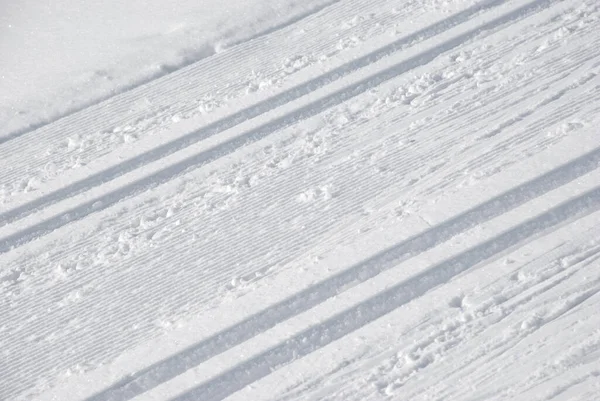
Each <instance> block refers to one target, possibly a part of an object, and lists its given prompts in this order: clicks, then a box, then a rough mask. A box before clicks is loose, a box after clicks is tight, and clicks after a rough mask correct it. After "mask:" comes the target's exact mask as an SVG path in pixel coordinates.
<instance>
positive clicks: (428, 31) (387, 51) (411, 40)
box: [0, 0, 502, 221]
mask: <svg viewBox="0 0 600 401" xmlns="http://www.w3.org/2000/svg"><path fill="white" fill-rule="evenodd" d="M501 3H502V2H501V1H498V0H495V1H489V0H487V1H485V2H482V3H479V4H476V5H475V6H473V7H471V8H469V9H466V10H464V11H462V12H460V13H458V14H455V15H453V16H451V17H448V18H446V19H444V20H442V21H440V22H437V23H435V24H433V25H431V26H429V27H426V28H423V29H421V30H419V31H418V32H417V33H416V34H410V35H407V36H405V37H402V38H400V39H398V40H396V41H394V42H393V43H391V44H389V45H387V46H384V47H382V48H381V49H378V50H375V51H373V52H371V53H369V54H366V55H363V56H362V57H359V58H357V59H355V60H352V61H350V62H348V63H346V64H343V65H341V66H339V67H335V68H334V69H333V70H331V71H329V72H327V73H325V74H322V75H320V76H317V77H315V78H310V79H309V80H308V81H307V82H305V83H303V84H301V85H296V86H294V87H292V88H291V89H288V90H285V91H283V92H282V93H280V94H278V95H276V96H273V97H271V98H268V99H266V100H263V101H260V102H258V103H256V104H254V105H252V106H250V107H248V108H246V109H244V110H241V111H239V112H237V113H235V114H234V115H231V116H228V117H226V118H225V120H220V121H217V122H216V123H214V124H211V126H212V125H215V124H217V125H219V124H221V125H220V126H221V128H219V129H218V130H222V129H223V128H222V127H231V126H233V125H236V124H238V123H239V121H243V120H246V119H249V118H252V117H254V116H256V115H259V114H262V113H264V112H265V110H270V109H273V108H275V107H277V106H278V105H281V104H285V103H287V102H289V101H291V100H294V99H295V98H297V97H299V96H302V95H303V94H307V93H310V92H311V91H313V90H315V88H318V87H321V86H323V85H325V84H327V83H329V82H332V81H335V80H337V79H340V78H342V77H343V76H344V75H347V74H348V73H351V72H353V71H356V70H357V69H360V68H363V67H366V66H368V65H369V64H372V63H373V62H376V61H377V60H379V59H381V58H383V57H385V56H389V55H391V54H393V53H395V52H398V51H400V50H403V49H406V48H407V47H410V46H414V45H415V44H418V43H420V42H422V41H423V40H426V39H428V38H430V37H433V36H436V35H439V34H442V33H443V32H444V31H446V30H448V29H451V28H452V27H454V26H456V25H459V24H460V23H464V22H465V21H467V20H468V19H469V18H471V17H474V16H476V15H477V14H478V13H480V12H483V11H485V10H487V9H490V8H494V7H497V6H500V5H501ZM212 67H213V68H212V69H209V70H208V71H205V74H206V75H208V76H212V75H215V71H213V70H214V66H212ZM199 78H202V79H205V76H201V77H199ZM190 79H191V77H190ZM157 89H160V92H164V91H165V88H157ZM140 97H142V96H141V95H140ZM165 107H167V106H165ZM103 113H104V111H103V110H97V111H96V114H99V115H102V114H103ZM236 120H237V122H236ZM87 125H92V124H91V123H88V124H87ZM61 139H64V138H61ZM188 140H193V141H197V140H199V139H198V138H188ZM102 142H106V137H104V138H103V139H102ZM176 146H184V145H183V144H181V143H180V144H176V143H173V144H172V145H171V147H172V148H174V147H176ZM28 147H30V146H24V147H23V146H21V147H20V148H17V149H9V151H8V152H6V153H5V154H3V157H7V158H10V157H12V155H11V153H12V154H17V153H19V154H20V153H22V152H27V151H28ZM0 150H1V149H0ZM44 151H46V149H44ZM40 153H42V154H43V151H38V153H37V154H32V155H31V156H32V159H34V160H39V162H37V163H41V164H40V165H38V166H37V168H38V169H43V167H44V166H45V165H46V163H48V161H49V160H48V157H47V156H48V155H45V156H46V157H45V156H42V154H40ZM52 153H53V152H50V154H51V155H52ZM66 156H68V155H64V157H65V158H66V159H68V157H66ZM71 157H73V155H71ZM79 157H80V155H78V156H77V158H79ZM50 161H51V160H50ZM19 162H20V161H19ZM85 162H86V160H85V157H84V163H85ZM34 163H36V162H34ZM0 174H2V175H1V177H2V180H5V181H6V182H7V183H8V182H10V181H11V180H12V181H18V180H21V179H22V177H23V175H24V174H25V172H23V171H22V169H21V168H17V169H15V170H14V171H6V172H1V173H0ZM1 220H2V219H0V221H1Z"/></svg>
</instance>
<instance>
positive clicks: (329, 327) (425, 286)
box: [170, 186, 600, 401]
mask: <svg viewBox="0 0 600 401" xmlns="http://www.w3.org/2000/svg"><path fill="white" fill-rule="evenodd" d="M599 209H600V186H599V187H596V188H594V189H593V190H591V191H589V192H587V193H585V194H583V195H580V196H578V197H576V198H574V199H572V200H569V201H567V202H565V203H563V204H561V205H558V206H556V207H554V208H552V209H550V210H549V211H547V212H545V213H542V214H540V215H538V216H537V217H534V218H532V219H530V220H527V221H525V222H523V223H521V224H519V225H518V226H516V227H514V228H512V229H510V230H508V231H505V232H504V233H502V234H500V235H498V236H496V237H494V238H492V239H490V240H488V241H485V242H484V243H482V244H479V245H477V246H475V247H473V248H470V249H468V250H466V251H464V252H462V253H460V254H459V255H457V256H455V257H452V258H450V259H447V260H446V261H444V262H441V263H439V264H437V265H434V266H432V267H430V268H429V269H427V270H425V271H424V272H422V273H419V274H417V275H416V276H414V277H412V278H410V279H408V280H406V281H403V282H401V283H398V284H396V285H394V286H393V287H391V288H389V289H386V290H385V291H383V292H381V293H379V294H377V295H375V296H373V297H372V298H370V299H368V300H366V301H363V302H361V303H360V304H358V305H356V306H354V307H352V308H350V309H348V310H346V311H344V312H341V313H339V314H338V315H336V316H334V317H332V318H330V319H328V320H326V321H324V322H323V323H321V324H318V325H316V326H312V327H310V328H308V329H306V330H304V331H303V332H301V333H299V334H297V335H295V336H293V337H291V338H290V339H288V340H286V341H284V342H282V343H280V344H279V345H277V346H275V347H272V348H271V349H269V350H267V351H265V352H263V353H261V354H259V355H257V356H255V357H253V358H251V359H249V360H247V361H244V362H242V363H240V364H239V365H237V366H235V367H233V368H231V369H229V370H227V371H226V372H224V373H222V374H220V375H218V376H217V377H215V378H213V379H210V380H209V381H207V382H205V383H202V384H200V385H199V386H197V387H195V388H193V389H192V390H189V391H187V392H185V393H184V394H181V395H179V396H177V397H174V398H172V399H171V400H170V401H196V400H212V401H218V400H222V399H224V398H226V397H228V396H229V395H231V394H233V393H235V392H236V391H239V390H241V389H242V388H244V387H245V386H247V385H248V384H251V383H253V382H255V381H257V380H259V379H261V378H263V377H265V376H267V375H268V374H270V373H271V372H273V371H275V370H277V369H279V368H281V367H282V366H285V365H287V364H289V363H290V362H293V361H294V360H295V359H298V358H301V357H303V356H305V355H308V354H310V353H312V352H314V351H316V350H318V349H319V348H322V347H324V346H326V345H327V344H330V343H331V342H333V341H335V340H337V339H339V338H342V337H344V336H346V335H348V334H350V333H352V332H353V331H355V330H358V329H360V328H361V327H363V326H365V325H367V324H368V323H370V322H372V321H374V320H376V319H378V318H380V317H382V316H384V315H386V314H388V313H390V312H392V311H393V310H395V309H397V308H399V307H400V306H402V305H405V304H407V303H409V302H410V301H412V300H414V299H416V298H418V297H420V296H422V295H424V294H425V293H427V292H428V291H430V290H431V289H433V288H435V287H437V286H440V285H443V284H445V283H447V282H448V281H450V280H451V279H452V278H454V277H456V276H457V275H459V274H461V273H463V272H465V271H467V270H469V269H471V268H473V267H475V266H476V265H478V264H480V263H481V262H484V261H485V260H487V259H490V258H492V257H494V256H495V255H497V254H499V253H502V252H505V251H507V250H509V249H510V248H512V247H515V246H518V245H522V244H523V243H524V242H526V241H528V240H532V239H533V237H535V236H536V235H543V234H544V233H545V232H547V231H551V230H552V229H555V228H556V226H557V225H559V224H561V223H565V222H568V221H573V220H575V219H578V218H581V217H583V216H585V215H587V214H590V213H592V212H594V211H597V210H599ZM394 251H395V249H394V248H391V249H390V250H388V251H384V252H383V253H382V255H380V257H384V255H385V254H386V253H388V252H391V253H392V254H393V253H394ZM596 292H598V290H597V289H595V290H593V291H590V293H589V294H588V293H586V294H584V295H585V296H586V297H582V300H581V302H583V301H584V300H585V299H587V298H589V297H590V296H592V295H594V294H595V293H596Z"/></svg>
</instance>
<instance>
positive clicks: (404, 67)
mask: <svg viewBox="0 0 600 401" xmlns="http://www.w3.org/2000/svg"><path fill="white" fill-rule="evenodd" d="M504 1H505V0H490V1H487V2H485V3H482V4H478V5H476V6H473V7H471V8H470V9H467V10H465V11H462V12H460V13H458V14H454V15H453V16H452V17H449V18H447V19H446V20H443V21H441V22H437V23H435V24H433V25H431V26H429V27H427V28H424V29H422V30H420V31H417V32H415V33H412V34H410V35H407V36H404V37H402V38H401V39H399V40H397V41H395V42H393V43H392V44H391V45H387V46H384V47H383V48H381V49H378V50H376V51H374V52H372V53H370V54H367V55H365V56H362V57H360V58H358V59H355V60H353V61H351V62H349V63H347V64H344V65H342V66H341V67H338V68H336V69H334V70H332V71H330V72H327V73H325V74H323V75H321V76H319V77H317V78H313V79H311V80H310V81H308V82H306V83H304V84H300V85H299V86H296V87H293V88H291V89H288V90H286V91H284V92H282V93H280V94H277V95H275V96H273V97H271V98H269V99H267V100H263V101H260V102H258V103H256V104H254V105H252V106H249V107H247V108H246V109H242V110H241V111H238V112H235V113H233V114H231V115H229V116H228V117H225V118H224V119H221V120H217V121H216V122H213V123H211V124H209V125H207V126H204V127H202V128H200V129H198V130H196V131H192V132H191V133H188V134H186V135H184V136H182V137H179V138H177V139H175V140H173V141H171V142H168V143H165V144H163V145H160V146H158V147H155V148H153V149H151V150H149V151H147V152H145V153H142V154H139V155H137V156H135V157H133V158H131V159H128V160H126V161H124V162H121V163H119V164H116V165H114V166H111V167H109V168H107V169H105V170H102V171H99V172H95V173H93V174H91V175H89V176H88V177H86V178H85V179H82V180H79V181H76V182H74V183H72V184H69V185H67V186H66V187H63V188H61V189H58V190H55V191H53V192H51V193H49V194H47V195H42V196H40V197H38V198H36V199H35V200H32V201H29V202H27V203H25V204H24V205H20V206H17V207H15V208H12V209H10V210H8V211H5V212H3V213H2V214H0V221H2V222H3V224H4V225H6V224H9V223H12V222H14V221H16V220H19V219H21V218H23V217H26V216H27V215H29V214H32V213H34V212H35V211H36V210H38V209H40V208H43V207H47V206H49V205H52V204H54V203H57V202H59V201H61V200H62V199H65V198H68V197H71V196H75V195H77V194H79V193H82V192H85V191H87V190H89V189H91V188H93V187H96V186H98V185H101V184H103V183H106V182H108V181H111V180H113V179H115V178H117V177H119V176H122V175H124V174H126V173H128V172H131V171H134V170H136V169H138V168H140V167H142V166H144V165H146V164H149V163H151V162H155V161H157V160H160V159H162V158H164V157H166V156H168V155H170V154H172V153H175V152H177V151H178V150H181V149H184V148H186V147H189V146H191V145H193V144H195V143H197V142H199V141H201V140H203V139H206V138H209V137H212V136H214V135H217V134H219V133H220V132H223V131H224V130H227V129H230V128H233V127H235V126H236V125H238V124H240V123H242V122H244V121H247V120H250V119H253V118H255V117H257V116H259V115H261V114H264V113H267V112H269V111H271V110H274V109H276V108H278V107H281V106H283V105H285V104H287V103H290V102H292V101H293V100H296V99H299V98H301V97H303V96H305V95H307V94H308V93H311V92H314V91H315V90H317V89H319V88H321V87H323V86H325V85H327V84H329V83H331V82H332V81H335V80H339V79H340V78H342V77H345V76H347V75H349V74H351V73H352V72H354V71H357V70H359V69H362V68H364V67H366V66H369V65H371V64H373V63H376V62H377V61H379V60H381V59H382V58H384V57H386V56H389V55H390V54H392V53H395V52H398V51H400V50H402V49H403V48H404V46H405V45H407V44H411V43H412V42H415V41H418V42H420V41H421V40H419V39H421V38H423V40H426V39H430V38H432V37H435V36H436V35H439V34H440V33H442V32H445V31H447V30H449V29H451V28H454V27H456V26H458V25H460V24H461V23H462V22H465V21H467V20H469V17H471V16H473V15H477V13H479V12H480V11H482V10H486V9H489V8H493V7H496V6H498V5H501V4H503V3H504ZM554 1H556V0H536V1H533V2H530V3H527V4H526V5H524V6H522V7H520V8H518V9H517V10H513V12H511V13H508V14H506V15H502V16H500V17H498V18H496V19H493V20H492V21H490V22H487V23H484V24H482V25H480V26H479V27H477V28H475V29H473V30H471V31H468V32H466V33H463V34H459V35H457V36H455V37H454V38H452V39H449V40H448V41H446V42H444V43H442V44H439V45H434V46H433V47H432V48H430V49H428V50H426V51H424V52H421V53H420V54H418V55H415V56H413V57H411V58H409V59H407V60H404V61H401V62H400V63H399V64H397V65H395V66H392V67H389V68H386V69H384V70H383V71H379V72H378V73H376V74H375V75H374V76H369V77H367V78H364V79H361V80H360V81H359V82H357V83H353V84H350V85H349V86H347V87H345V88H344V89H341V90H339V91H337V92H334V93H331V94H329V95H325V96H323V97H321V98H320V99H318V100H316V101H313V102H311V103H309V104H308V105H306V106H303V107H302V108H300V109H298V110H294V111H291V112H290V113H289V114H286V115H284V116H282V117H278V118H275V119H274V120H272V121H269V122H267V123H265V124H263V125H261V126H259V127H258V128H255V129H252V130H250V131H249V132H246V133H245V134H243V135H240V137H238V138H236V139H234V140H231V141H227V142H226V143H225V144H223V145H220V146H219V148H220V150H219V149H213V150H212V151H207V152H206V153H212V154H206V155H198V156H196V160H189V161H188V162H187V163H180V164H179V166H173V165H172V166H170V167H171V170H172V171H168V170H166V169H165V170H163V172H162V174H157V177H152V178H151V179H150V180H146V181H148V182H143V183H139V184H138V185H137V186H136V187H135V188H132V189H130V190H129V193H128V195H122V196H120V197H124V196H130V195H133V194H136V193H139V192H142V191H144V190H146V189H148V187H149V186H150V185H155V184H157V183H161V182H164V181H166V180H169V179H171V178H173V177H174V176H176V175H178V174H180V173H181V172H183V171H185V170H186V169H188V168H190V167H192V166H194V165H198V164H201V163H206V162H208V161H211V160H214V159H215V158H219V157H222V156H223V155H224V154H228V153H230V152H231V151H232V149H236V148H238V147H239V146H242V145H244V144H247V143H248V142H249V141H252V142H254V141H256V140H257V139H260V138H263V137H265V136H267V135H269V134H271V133H273V132H275V131H276V130H278V129H281V128H284V127H286V126H289V125H291V124H293V123H294V122H296V121H297V120H299V119H306V118H308V117H311V116H313V115H315V114H318V113H320V112H322V111H323V110H324V109H327V108H331V107H333V106H336V105H338V104H341V103H343V102H345V101H346V100H349V99H351V98H353V97H355V96H357V95H359V94H361V93H364V92H366V91H368V90H369V89H371V88H374V87H376V86H379V85H380V84H382V83H384V82H386V81H388V80H390V79H392V78H395V77H396V76H399V75H401V74H404V73H406V72H407V71H410V70H412V69H414V68H417V67H419V66H422V65H424V64H426V63H428V62H429V61H431V60H433V59H435V58H436V57H437V56H439V55H440V54H442V53H445V52H447V51H449V50H452V49H454V48H456V47H458V46H460V45H461V44H463V43H464V42H467V41H468V40H470V39H472V38H474V37H476V36H478V35H479V34H481V33H482V32H485V31H488V30H493V29H494V28H496V27H498V26H501V25H503V24H506V23H509V22H511V21H512V20H520V19H522V18H525V17H527V16H528V14H529V13H531V12H532V11H535V10H536V9H537V8H538V7H539V8H543V7H547V6H549V5H550V4H552V3H553V2H554ZM415 45H416V44H415ZM227 148H229V149H227ZM162 176H164V177H162ZM116 197H117V198H119V195H117V196H116ZM94 202H95V201H94ZM114 202H116V201H112V202H110V201H109V202H107V203H111V204H112V203H114ZM89 206H91V204H90V205H89ZM89 206H88V208H89ZM72 214H73V212H72ZM75 214H76V213H75ZM83 214H84V215H85V214H86V213H85V212H84V213H83ZM58 220H62V218H59V219H58ZM52 226H54V227H56V226H57V221H56V220H55V221H54V222H52V223H50V224H48V227H47V228H46V229H41V230H39V231H38V233H31V234H25V235H24V238H14V239H8V240H7V239H5V240H4V241H2V244H0V252H6V251H7V250H8V249H10V248H11V247H13V246H15V245H17V244H19V243H21V242H22V241H28V239H26V238H27V237H29V236H32V235H33V236H36V235H39V234H40V233H42V232H44V231H47V230H48V229H49V230H52V228H50V227H52ZM58 226H60V223H59V225H58Z"/></svg>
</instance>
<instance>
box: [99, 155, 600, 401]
mask: <svg viewBox="0 0 600 401" xmlns="http://www.w3.org/2000/svg"><path fill="white" fill-rule="evenodd" d="M599 162H600V148H598V149H596V150H595V151H594V152H592V153H588V154H587V155H585V156H583V157H581V158H579V159H578V160H576V161H573V162H571V163H568V164H567V165H565V166H562V167H561V168H558V169H555V170H553V171H551V172H549V173H546V174H544V175H542V176H540V177H538V178H536V179H534V180H532V181H531V182H529V183H526V184H522V185H520V186H518V187H516V188H514V189H512V190H510V191H508V192H506V193H504V194H502V195H500V196H498V197H495V198H493V199H491V200H489V201H487V202H485V203H483V204H481V205H479V206H477V207H476V208H475V209H471V210H469V211H467V212H465V213H463V214H461V215H459V216H456V217H454V218H452V219H450V220H448V221H446V222H444V223H442V224H440V225H439V226H437V227H434V228H432V229H429V230H426V231H425V232H423V233H422V234H419V235H417V236H414V237H412V238H410V239H408V240H406V241H404V242H402V243H400V244H398V245H396V246H395V247H393V248H391V249H390V250H388V251H385V252H382V253H381V254H379V255H376V256H374V257H372V258H370V259H369V260H367V261H364V262H362V263H360V264H358V265H355V266H353V267H351V268H349V269H347V270H344V271H342V272H341V273H338V274H337V275H334V276H332V277H331V278H329V279H327V280H326V281H323V282H320V283H319V284H317V285H315V286H313V287H310V288H308V289H307V290H304V291H302V292H300V293H298V294H296V295H295V296H293V297H291V298H289V299H287V300H285V301H283V302H281V303H280V304H277V305H275V306H272V307H270V308H269V309H266V310H264V311H263V312H261V313H259V314H258V315H255V316H253V317H251V318H248V319H246V320H245V321H242V322H241V323H238V324H237V325H236V326H233V327H231V328H229V329H228V330H227V331H225V332H220V333H217V334H215V335H213V336H212V337H210V338H208V339H206V340H204V341H202V342H200V343H199V344H197V345H196V346H194V347H192V348H191V349H188V350H185V351H182V352H180V353H179V354H176V355H174V356H173V357H171V358H170V359H168V360H165V361H163V362H161V363H158V364H156V365H154V366H151V367H149V368H147V369H145V370H142V371H140V372H138V373H137V374H135V375H133V376H130V377H128V378H126V379H124V380H123V381H122V382H120V383H117V384H116V385H115V386H114V387H111V388H109V389H108V390H105V391H104V392H102V393H99V394H98V395H96V396H94V397H91V398H89V399H88V400H87V401H102V400H111V401H116V400H125V399H129V398H130V397H131V396H132V394H139V393H141V392H142V391H147V390H148V389H149V388H147V387H144V383H149V384H150V385H152V386H155V385H157V384H158V382H163V381H166V380H169V379H171V378H172V377H174V376H176V375H177V374H180V373H182V372H183V371H185V370H187V369H190V368H191V367H193V366H196V365H198V364H199V363H202V362H203V361H205V360H207V359H209V358H211V357H213V356H215V355H217V354H219V353H221V352H224V351H225V350H227V349H229V348H231V347H232V346H233V345H236V344H239V343H241V342H243V341H246V340H248V339H249V338H252V337H254V336H256V335H258V334H260V333H261V332H263V331H265V330H267V329H268V328H270V327H273V326H275V324H277V323H280V322H282V321H284V320H287V319H289V318H291V317H293V316H295V315H297V314H299V313H301V312H304V311H306V310H308V309H310V308H312V307H314V306H315V305H317V304H319V303H321V302H323V301H324V300H326V299H328V298H330V297H331V296H334V295H336V294H337V293H338V291H339V290H340V289H341V288H344V290H347V289H348V288H349V287H350V286H354V285H356V284H358V283H359V282H364V281H366V280H368V279H369V278H372V277H374V276H376V275H377V274H379V273H381V272H382V271H384V270H387V269H390V268H392V267H393V266H395V265H397V264H398V263H400V262H401V261H403V260H406V259H408V258H412V257H415V256H416V255H418V254H420V253H422V252H424V251H426V250H428V249H431V248H433V247H435V246H436V245H438V244H440V243H442V242H444V241H447V240H448V239H450V238H452V237H453V236H455V235H457V234H459V233H461V232H464V231H466V230H468V229H470V228H472V227H474V226H477V225H479V224H482V223H483V222H485V221H487V220H489V219H491V218H493V217H496V216H498V215H501V214H504V213H506V212H508V211H509V210H512V209H514V208H515V207H517V206H519V205H521V204H523V203H525V202H528V201H530V200H531V199H534V198H536V197H539V196H541V195H543V194H544V193H546V192H548V191H550V190H552V189H555V188H558V187H560V186H562V185H564V184H565V183H567V182H569V181H571V180H573V179H575V178H576V177H577V176H580V175H581V174H585V172H587V171H590V170H588V169H590V168H591V169H594V168H597V167H598V163H599ZM596 192H600V189H597V190H596V191H595V192H592V195H594V194H596ZM577 199H589V196H587V195H586V197H583V198H582V197H579V198H577ZM593 200H594V201H599V202H600V200H599V199H593ZM569 204H571V203H569ZM577 204H578V205H579V203H577ZM545 215H546V214H544V216H545ZM166 366H169V367H170V369H165V367H166ZM157 375H158V377H157ZM148 377H150V378H151V380H148ZM140 382H141V383H140ZM146 385H148V384H146ZM138 386H139V387H138ZM125 394H127V396H126V397H127V398H123V397H124V396H125Z"/></svg>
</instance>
